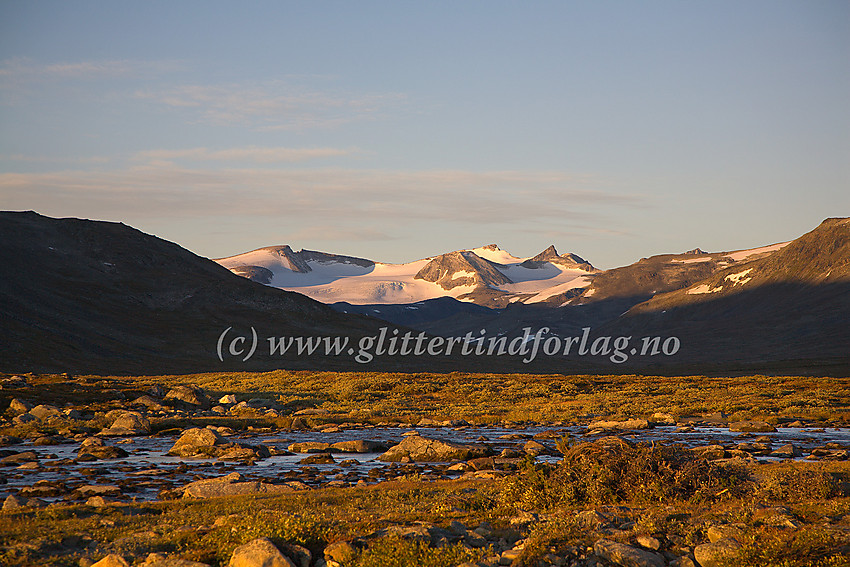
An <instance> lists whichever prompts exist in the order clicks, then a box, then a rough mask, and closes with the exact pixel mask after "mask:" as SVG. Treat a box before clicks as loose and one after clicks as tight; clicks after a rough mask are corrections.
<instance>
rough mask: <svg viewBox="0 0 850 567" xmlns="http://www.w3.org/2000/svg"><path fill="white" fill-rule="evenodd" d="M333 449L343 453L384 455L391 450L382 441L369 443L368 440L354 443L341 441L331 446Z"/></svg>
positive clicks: (356, 440) (359, 440) (353, 441)
mask: <svg viewBox="0 0 850 567" xmlns="http://www.w3.org/2000/svg"><path fill="white" fill-rule="evenodd" d="M330 448H331V449H335V450H337V451H341V452H343V453H382V452H384V451H386V450H387V449H389V447H388V446H387V444H386V443H382V442H380V441H368V440H366V439H354V440H352V441H339V442H338V443H334V444H332V445H331V446H330Z"/></svg>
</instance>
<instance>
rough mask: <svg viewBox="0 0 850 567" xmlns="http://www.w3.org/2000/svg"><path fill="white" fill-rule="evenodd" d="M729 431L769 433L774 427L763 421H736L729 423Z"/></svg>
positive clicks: (774, 429)
mask: <svg viewBox="0 0 850 567" xmlns="http://www.w3.org/2000/svg"><path fill="white" fill-rule="evenodd" d="M729 431H732V432H740V433H769V432H772V431H776V428H775V427H773V426H772V425H770V424H769V423H767V422H765V421H736V422H735V423H730V424H729Z"/></svg>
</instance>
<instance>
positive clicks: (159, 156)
mask: <svg viewBox="0 0 850 567" xmlns="http://www.w3.org/2000/svg"><path fill="white" fill-rule="evenodd" d="M356 152H357V150H355V149H341V148H283V147H273V148H268V147H258V146H247V147H244V148H227V149H222V150H212V149H209V148H187V149H182V150H148V151H143V152H139V153H137V154H136V155H135V156H134V159H136V160H152V161H171V160H190V161H238V162H252V163H281V162H285V163H297V162H304V161H308V160H312V159H322V158H330V157H340V156H346V155H351V154H354V153H356Z"/></svg>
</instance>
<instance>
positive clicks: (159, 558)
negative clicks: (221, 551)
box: [139, 553, 210, 567]
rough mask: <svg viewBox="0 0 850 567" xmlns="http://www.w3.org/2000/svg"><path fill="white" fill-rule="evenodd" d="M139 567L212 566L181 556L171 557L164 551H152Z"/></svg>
mask: <svg viewBox="0 0 850 567" xmlns="http://www.w3.org/2000/svg"><path fill="white" fill-rule="evenodd" d="M139 567H210V565H209V564H207V563H200V562H198V561H189V560H188V559H181V558H179V557H169V556H168V555H165V554H164V553H151V554H149V555H148V557H147V559H145V562H144V563H142V564H141V565H140V566H139Z"/></svg>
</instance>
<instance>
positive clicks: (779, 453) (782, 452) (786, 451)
mask: <svg viewBox="0 0 850 567" xmlns="http://www.w3.org/2000/svg"><path fill="white" fill-rule="evenodd" d="M802 454H803V453H802V452H801V451H800V449H799V448H797V447H796V446H795V445H794V444H792V443H788V444H787V445H783V446H782V447H779V448H778V449H776V450H775V451H771V453H770V456H771V457H781V458H783V459H793V458H794V457H800V456H802Z"/></svg>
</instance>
